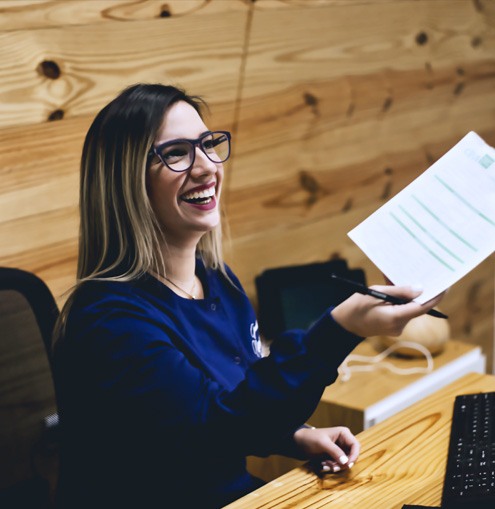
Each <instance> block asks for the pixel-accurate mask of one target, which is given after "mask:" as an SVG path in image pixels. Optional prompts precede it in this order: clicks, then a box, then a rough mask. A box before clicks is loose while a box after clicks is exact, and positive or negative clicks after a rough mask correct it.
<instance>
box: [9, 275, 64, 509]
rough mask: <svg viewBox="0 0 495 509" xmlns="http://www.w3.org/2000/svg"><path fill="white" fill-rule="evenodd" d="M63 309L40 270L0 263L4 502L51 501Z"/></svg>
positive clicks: (40, 508)
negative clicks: (56, 361) (54, 349)
mask: <svg viewBox="0 0 495 509" xmlns="http://www.w3.org/2000/svg"><path fill="white" fill-rule="evenodd" d="M58 314H59V310H58V307H57V304H56V302H55V299H54V298H53V295H52V294H51V292H50V290H49V289H48V287H47V286H46V285H45V283H44V282H43V281H42V280H41V279H40V278H38V277H37V276H36V275H34V274H32V273H30V272H26V271H23V270H19V269H13V268H0V331H1V334H0V364H1V369H0V386H1V387H2V391H1V396H0V507H1V508H2V509H11V508H12V509H13V508H22V509H29V508H36V509H45V508H49V507H50V506H51V498H52V490H53V488H54V484H55V477H56V470H57V451H56V445H55V442H54V440H53V433H52V432H50V433H48V432H47V431H48V429H49V428H50V429H53V426H52V425H53V423H56V422H57V413H56V411H57V408H56V397H55V390H54V384H53V377H52V355H51V336H52V331H53V327H54V325H55V321H56V319H57V317H58Z"/></svg>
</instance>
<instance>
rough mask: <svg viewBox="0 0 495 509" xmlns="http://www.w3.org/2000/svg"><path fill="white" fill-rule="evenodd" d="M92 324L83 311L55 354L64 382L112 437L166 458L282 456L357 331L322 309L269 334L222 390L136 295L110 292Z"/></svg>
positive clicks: (350, 347) (354, 342)
mask: <svg viewBox="0 0 495 509" xmlns="http://www.w3.org/2000/svg"><path fill="white" fill-rule="evenodd" d="M90 323H91V325H88V322H87V321H86V320H85V317H84V316H81V317H80V320H79V321H76V323H74V324H73V328H75V330H76V331H77V334H76V335H77V336H78V337H79V340H78V341H76V342H74V344H75V345H77V346H76V347H70V348H69V349H66V353H65V354H62V355H65V356H66V358H65V361H66V362H65V364H66V366H67V370H66V373H65V379H66V380H67V390H68V389H69V387H70V386H71V384H72V386H73V387H77V388H78V389H77V390H76V392H78V393H79V394H80V398H79V400H78V403H77V404H78V405H82V406H84V407H86V408H87V413H88V415H90V414H92V415H94V414H95V413H96V415H100V416H101V419H100V421H99V422H100V423H101V422H105V423H107V426H109V427H110V428H112V433H113V435H114V436H116V437H117V436H120V439H125V434H126V433H127V432H128V431H129V430H132V433H134V434H136V435H138V436H140V440H141V441H142V445H143V447H144V446H148V447H150V446H152V447H154V448H155V449H156V450H157V451H160V450H163V454H164V455H167V454H170V455H172V456H173V455H177V456H178V455H181V454H182V455H183V454H190V455H191V457H201V456H202V455H208V456H212V455H213V456H216V457H218V458H222V457H228V456H231V455H240V454H242V455H261V456H264V455H268V454H272V453H274V452H277V451H281V452H284V451H286V453H287V454H290V450H291V440H292V435H293V433H294V430H296V429H297V428H298V427H299V426H301V425H302V424H303V423H304V422H305V421H306V419H308V417H309V416H310V415H311V414H312V413H313V411H314V409H315V407H316V405H317V404H318V402H319V399H320V397H321V394H322V392H323V390H324V388H325V386H326V385H329V384H331V383H332V382H333V381H334V380H335V379H336V377H337V368H338V366H339V365H340V364H341V363H342V361H343V360H344V358H345V356H346V355H348V354H349V353H350V352H351V351H352V350H353V349H354V348H355V346H356V345H357V344H358V343H359V342H360V341H361V339H362V338H360V337H357V336H355V335H353V334H351V333H349V332H347V331H346V330H344V329H343V328H342V327H340V326H339V325H338V324H337V323H336V322H335V321H334V320H333V318H332V317H331V314H330V311H327V312H326V313H325V314H324V315H323V316H322V317H321V318H320V319H319V320H318V321H317V322H316V323H315V324H314V325H313V326H312V327H311V328H310V329H309V330H308V331H300V330H295V331H289V332H287V333H285V334H283V335H282V336H281V337H280V338H278V339H277V340H275V341H274V342H273V344H272V345H271V351H270V354H269V355H268V356H267V357H265V358H262V359H260V360H259V361H257V362H254V364H252V365H251V366H250V367H249V368H248V369H247V371H246V376H245V378H244V379H243V380H242V381H241V382H240V383H239V384H238V385H237V386H236V387H235V388H234V389H232V390H226V389H225V388H224V387H222V386H221V385H219V384H218V383H217V382H216V381H215V380H213V379H211V378H209V377H207V376H206V375H205V373H204V372H203V371H202V370H201V369H200V367H199V366H198V365H195V363H193V362H191V360H190V359H189V358H188V357H187V356H186V355H185V353H184V352H183V351H182V350H180V349H179V348H177V347H176V343H175V338H174V337H170V334H167V333H166V332H165V331H164V329H163V328H162V327H160V326H158V325H157V324H156V323H155V322H154V321H153V320H152V319H150V316H149V315H148V313H147V310H146V309H145V308H143V307H141V306H140V305H139V303H130V302H119V301H118V300H116V301H114V302H112V304H111V306H107V308H106V309H105V311H104V312H102V313H101V314H99V315H97V317H96V318H95V317H94V316H93V317H92V320H91V322H90ZM71 359H72V361H71ZM62 360H64V359H62ZM87 366H91V370H90V372H89V373H88V371H87ZM72 394H73V392H72ZM67 395H68V396H67V398H66V399H67V400H69V398H70V397H71V396H70V394H69V392H67ZM88 426H91V423H89V422H88ZM116 440H117V438H116Z"/></svg>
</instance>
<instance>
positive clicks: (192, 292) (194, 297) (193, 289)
mask: <svg viewBox="0 0 495 509" xmlns="http://www.w3.org/2000/svg"><path fill="white" fill-rule="evenodd" d="M163 279H166V280H167V281H168V282H169V283H170V284H171V285H173V286H175V288H177V290H180V291H181V292H182V293H185V294H186V295H187V296H188V297H189V298H190V299H191V300H196V296H195V295H194V291H195V290H196V276H194V280H193V285H192V288H191V293H189V292H186V291H185V290H184V288H181V287H180V286H179V285H177V284H176V283H174V282H173V281H172V280H171V279H170V278H168V277H167V276H163Z"/></svg>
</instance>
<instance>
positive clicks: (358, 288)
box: [331, 274, 448, 318]
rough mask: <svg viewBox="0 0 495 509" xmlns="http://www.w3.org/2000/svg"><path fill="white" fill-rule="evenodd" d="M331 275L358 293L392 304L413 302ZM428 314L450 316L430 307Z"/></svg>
mask: <svg viewBox="0 0 495 509" xmlns="http://www.w3.org/2000/svg"><path fill="white" fill-rule="evenodd" d="M331 277H332V279H335V280H336V281H338V282H340V283H344V284H345V285H347V286H349V287H350V288H352V289H354V291H356V292H357V293H362V294H363V295H371V296H372V297H376V298H377V299H381V300H384V301H386V302H391V303H392V304H407V303H408V302H411V301H410V300H407V299H401V298H400V297H394V296H393V295H388V294H387V293H383V292H379V291H377V290H373V289H371V288H368V287H367V286H365V285H363V284H361V283H358V282H357V281H352V280H350V279H346V278H343V277H340V276H337V275H336V274H331ZM426 314H427V315H430V316H436V317H437V318H448V316H447V315H444V314H443V313H440V311H437V310H436V309H430V310H429V311H427V312H426Z"/></svg>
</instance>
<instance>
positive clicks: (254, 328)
mask: <svg viewBox="0 0 495 509" xmlns="http://www.w3.org/2000/svg"><path fill="white" fill-rule="evenodd" d="M249 332H250V334H251V337H252V338H253V340H252V341H251V345H252V347H253V352H254V354H255V355H256V357H259V358H261V357H263V345H262V344H261V339H260V335H259V331H258V321H256V322H254V323H252V324H251V327H250V328H249Z"/></svg>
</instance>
